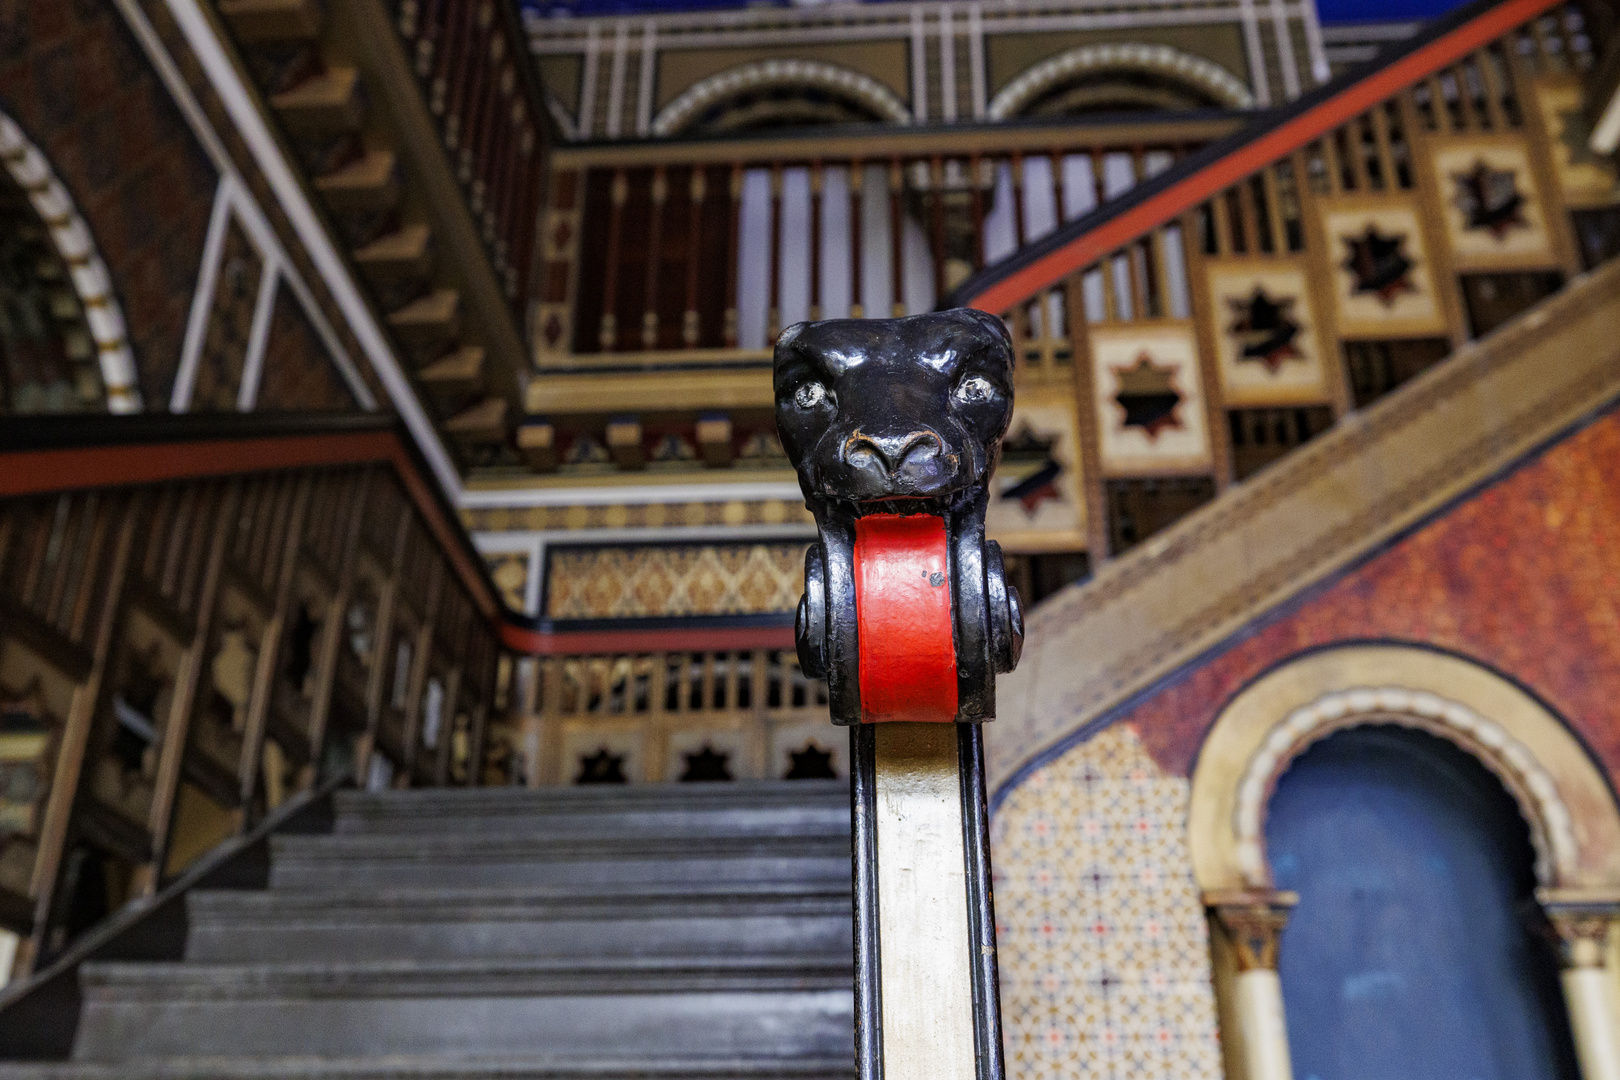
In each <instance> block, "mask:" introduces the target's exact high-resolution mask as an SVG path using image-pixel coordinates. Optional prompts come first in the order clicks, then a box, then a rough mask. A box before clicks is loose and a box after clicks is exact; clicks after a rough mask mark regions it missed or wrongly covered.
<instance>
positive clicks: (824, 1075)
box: [0, 1051, 855, 1080]
mask: <svg viewBox="0 0 1620 1080" xmlns="http://www.w3.org/2000/svg"><path fill="white" fill-rule="evenodd" d="M854 1076H855V1066H854V1054H853V1051H852V1052H851V1054H850V1056H849V1057H827V1058H747V1059H737V1058H725V1059H686V1060H680V1059H670V1058H667V1057H664V1056H662V1055H659V1056H658V1057H647V1058H626V1057H620V1058H617V1059H604V1058H598V1057H592V1058H590V1059H581V1058H557V1057H552V1056H545V1057H529V1056H516V1057H513V1056H497V1055H489V1056H484V1055H479V1056H469V1057H461V1056H456V1057H450V1056H438V1055H432V1056H426V1055H422V1056H419V1055H400V1056H378V1057H365V1058H331V1057H304V1056H289V1057H261V1058H240V1057H171V1058H152V1059H144V1060H143V1059H137V1060H132V1061H128V1062H119V1063H115V1064H103V1063H99V1062H98V1063H90V1062H60V1063H59V1062H51V1063H45V1062H38V1063H36V1062H27V1063H24V1062H9V1063H4V1064H0V1080H203V1078H206V1077H215V1078H218V1080H287V1078H293V1077H297V1078H311V1080H316V1078H319V1080H326V1078H330V1080H854Z"/></svg>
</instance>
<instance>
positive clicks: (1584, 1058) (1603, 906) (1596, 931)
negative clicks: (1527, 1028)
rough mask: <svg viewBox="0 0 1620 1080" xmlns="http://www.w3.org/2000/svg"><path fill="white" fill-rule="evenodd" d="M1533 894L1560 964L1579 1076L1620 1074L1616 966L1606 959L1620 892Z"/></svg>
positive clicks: (1613, 1079) (1615, 1079)
mask: <svg viewBox="0 0 1620 1080" xmlns="http://www.w3.org/2000/svg"><path fill="white" fill-rule="evenodd" d="M1537 898H1538V899H1539V900H1540V901H1541V906H1542V909H1543V910H1544V911H1546V913H1547V921H1548V923H1549V924H1550V925H1551V927H1552V931H1553V935H1554V938H1555V940H1556V942H1557V944H1558V952H1559V959H1560V960H1561V961H1562V964H1563V969H1564V970H1563V976H1562V981H1563V984H1564V1001H1565V1004H1566V1005H1567V1007H1568V1010H1569V1026H1570V1029H1571V1031H1572V1033H1573V1034H1574V1036H1575V1056H1576V1058H1577V1059H1578V1060H1579V1061H1580V1065H1581V1076H1582V1078H1583V1080H1620V1030H1617V1029H1620V1012H1617V1010H1616V1001H1615V972H1614V971H1612V970H1610V968H1609V964H1608V959H1609V932H1610V928H1611V927H1612V926H1613V925H1614V920H1615V919H1616V918H1617V917H1620V894H1617V893H1604V894H1602V895H1598V894H1595V893H1588V892H1585V891H1584V890H1583V891H1580V892H1577V891H1575V890H1568V889H1542V890H1539V891H1538V892H1537Z"/></svg>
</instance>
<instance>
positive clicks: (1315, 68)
mask: <svg viewBox="0 0 1620 1080" xmlns="http://www.w3.org/2000/svg"><path fill="white" fill-rule="evenodd" d="M1299 17H1300V20H1301V21H1302V22H1304V24H1305V47H1306V48H1307V49H1309V50H1310V54H1311V76H1312V77H1313V78H1315V79H1316V83H1317V85H1318V86H1320V85H1321V84H1322V83H1325V82H1327V81H1328V80H1330V79H1332V78H1333V69H1332V68H1331V67H1329V66H1328V58H1327V46H1326V45H1325V44H1324V42H1323V40H1322V20H1321V18H1320V17H1319V16H1318V15H1317V12H1316V0H1305V2H1304V3H1302V4H1300V5H1299Z"/></svg>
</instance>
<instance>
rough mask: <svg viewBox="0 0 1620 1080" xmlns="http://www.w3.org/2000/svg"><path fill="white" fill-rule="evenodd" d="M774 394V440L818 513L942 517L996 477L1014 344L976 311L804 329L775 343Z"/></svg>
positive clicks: (806, 326)
mask: <svg viewBox="0 0 1620 1080" xmlns="http://www.w3.org/2000/svg"><path fill="white" fill-rule="evenodd" d="M775 383H776V427H777V431H778V432H779V433H780V435H781V437H782V445H783V446H784V447H785V448H786V450H787V454H788V458H789V459H790V460H791V461H792V462H793V467H794V468H795V469H797V470H798V473H799V485H800V487H801V488H802V489H803V490H804V497H805V499H806V501H807V502H808V503H809V505H810V506H811V508H812V510H814V509H815V508H816V507H817V506H825V505H827V504H843V505H844V507H845V508H846V509H848V510H849V511H851V512H852V513H854V514H856V515H859V514H860V513H862V512H869V511H871V510H873V509H874V508H878V507H881V508H882V509H883V511H884V512H886V513H916V512H933V513H942V512H944V511H946V510H949V509H952V508H954V506H955V505H956V504H957V503H959V502H960V501H961V498H962V497H963V495H964V494H966V495H967V496H969V497H971V496H972V495H973V494H974V493H976V492H982V491H984V489H985V488H986V485H987V484H988V483H989V479H990V473H991V472H992V471H993V470H994V469H995V466H996V458H997V456H998V455H999V453H1000V449H1001V437H1002V435H1004V434H1005V433H1006V430H1007V424H1008V422H1009V420H1010V419H1011V417H1012V340H1011V339H1010V338H1009V337H1008V336H1007V329H1006V327H1005V326H1003V325H1002V322H1001V320H1000V319H997V318H995V317H994V316H991V315H986V314H985V313H984V312H982V311H974V310H972V309H970V308H960V309H957V310H954V311H948V312H943V313H940V314H932V315H916V316H912V317H911V318H907V319H861V320H856V319H843V320H836V321H829V322H821V323H799V324H797V325H796V326H790V327H788V329H787V330H786V331H784V332H783V334H782V336H781V338H780V339H779V340H778V342H777V345H776V373H775ZM901 502H903V503H904V504H906V505H904V506H903V507H902V506H901V505H899V504H900V503H901ZM884 504H887V505H884Z"/></svg>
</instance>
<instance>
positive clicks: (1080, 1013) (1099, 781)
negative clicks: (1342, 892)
mask: <svg viewBox="0 0 1620 1080" xmlns="http://www.w3.org/2000/svg"><path fill="white" fill-rule="evenodd" d="M1188 797H1189V792H1188V783H1187V781H1186V780H1184V779H1182V778H1180V777H1175V776H1167V775H1165V773H1164V772H1163V771H1162V770H1160V768H1159V766H1158V765H1157V764H1156V763H1155V762H1154V760H1153V759H1152V758H1151V757H1149V756H1148V754H1147V753H1146V752H1145V751H1144V750H1143V749H1142V746H1141V743H1140V742H1139V741H1138V739H1137V737H1136V734H1135V732H1134V731H1132V730H1131V729H1130V728H1128V727H1126V726H1124V725H1115V726H1114V727H1112V728H1109V729H1108V730H1106V731H1104V732H1102V733H1101V734H1099V735H1097V736H1096V737H1094V738H1092V739H1090V740H1089V741H1087V742H1085V743H1082V744H1080V745H1079V746H1076V747H1074V748H1073V749H1071V750H1070V751H1068V752H1067V753H1066V754H1064V755H1063V756H1062V757H1060V758H1058V759H1057V760H1056V761H1053V762H1051V763H1050V764H1048V765H1046V766H1044V767H1042V768H1041V769H1038V770H1037V771H1035V772H1034V773H1033V774H1032V775H1030V777H1029V778H1028V779H1027V780H1025V781H1024V783H1022V784H1021V785H1020V786H1019V787H1017V788H1016V789H1014V790H1013V792H1012V793H1011V794H1010V795H1009V796H1008V798H1007V800H1006V801H1005V802H1004V803H1003V804H1002V805H1001V807H1000V809H999V810H998V811H997V813H996V816H995V819H994V821H993V823H992V834H991V843H992V846H993V848H994V851H995V867H996V920H997V935H998V940H999V944H1000V954H1001V1009H1002V1017H1003V1023H1004V1026H1005V1037H1006V1052H1007V1075H1008V1076H1009V1077H1012V1078H1015V1080H1057V1078H1059V1077H1061V1078H1064V1080H1071V1078H1073V1080H1078V1078H1080V1077H1085V1078H1086V1080H1124V1078H1126V1077H1129V1078H1132V1080H1191V1078H1194V1077H1217V1076H1219V1075H1220V1074H1221V1054H1220V1042H1219V1037H1218V1034H1217V1027H1216V1017H1215V997H1214V990H1213V987H1212V983H1211V979H1210V953H1209V937H1208V930H1207V926H1206V924H1205V921H1204V913H1203V906H1202V904H1201V903H1200V901H1199V897H1198V889H1197V886H1196V885H1195V884H1194V882H1193V877H1192V860H1191V856H1190V855H1189V853H1188V850H1187V805H1188Z"/></svg>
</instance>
